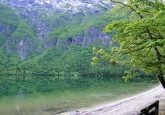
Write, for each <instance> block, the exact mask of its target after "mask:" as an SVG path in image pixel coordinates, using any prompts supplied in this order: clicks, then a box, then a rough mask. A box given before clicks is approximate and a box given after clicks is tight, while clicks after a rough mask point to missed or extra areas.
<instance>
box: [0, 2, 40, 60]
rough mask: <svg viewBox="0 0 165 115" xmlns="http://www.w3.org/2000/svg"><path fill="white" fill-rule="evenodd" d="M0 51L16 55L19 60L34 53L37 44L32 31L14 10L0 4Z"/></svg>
mask: <svg viewBox="0 0 165 115" xmlns="http://www.w3.org/2000/svg"><path fill="white" fill-rule="evenodd" d="M0 14H1V15H0V50H4V51H6V53H10V54H17V55H18V56H20V57H21V59H25V58H27V57H28V56H29V55H30V54H32V53H34V52H35V50H34V49H35V48H36V47H37V44H38V43H39V42H38V41H37V39H36V34H35V33H34V31H33V29H32V28H31V27H30V26H29V25H28V24H27V23H26V22H25V21H24V20H23V19H21V18H20V17H19V15H17V14H16V12H15V10H13V9H11V8H9V7H7V6H5V5H2V4H0Z"/></svg>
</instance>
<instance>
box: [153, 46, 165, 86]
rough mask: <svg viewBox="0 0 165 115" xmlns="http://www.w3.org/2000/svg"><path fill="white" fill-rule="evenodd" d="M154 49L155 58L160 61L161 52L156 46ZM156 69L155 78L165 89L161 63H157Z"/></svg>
mask: <svg viewBox="0 0 165 115" xmlns="http://www.w3.org/2000/svg"><path fill="white" fill-rule="evenodd" d="M155 51H156V56H157V60H158V61H159V62H161V54H160V52H159V50H158V48H157V47H155ZM157 69H158V74H157V78H158V79H159V81H160V83H161V84H162V86H163V88H164V89H165V79H164V76H163V69H162V65H161V64H159V65H158V66H157Z"/></svg>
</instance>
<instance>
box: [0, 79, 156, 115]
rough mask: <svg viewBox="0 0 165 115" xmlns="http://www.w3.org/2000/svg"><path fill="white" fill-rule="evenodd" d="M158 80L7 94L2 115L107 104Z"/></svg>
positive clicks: (0, 108) (42, 113)
mask: <svg viewBox="0 0 165 115" xmlns="http://www.w3.org/2000/svg"><path fill="white" fill-rule="evenodd" d="M155 85H156V83H153V82H152V81H150V82H149V81H141V82H128V83H121V82H118V81H116V82H102V81H101V82H100V83H99V84H98V85H95V86H93V87H92V86H91V87H88V88H79V89H67V90H63V91H59V92H54V93H50V94H45V95H43V94H37V95H35V96H30V97H27V96H23V95H22V96H18V95H17V96H15V97H3V98H1V100H0V115H49V114H52V113H54V114H57V113H60V112H65V111H69V110H75V109H78V108H82V107H88V106H92V105H96V104H100V103H107V102H110V101H115V100H118V99H120V98H124V97H127V96H130V95H134V94H137V93H139V92H141V91H144V90H147V89H149V88H151V87H153V86H155Z"/></svg>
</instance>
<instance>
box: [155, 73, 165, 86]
mask: <svg viewBox="0 0 165 115" xmlns="http://www.w3.org/2000/svg"><path fill="white" fill-rule="evenodd" d="M157 78H158V79H159V81H160V83H161V84H162V86H163V88H164V89H165V80H164V77H163V72H159V73H158V75H157Z"/></svg>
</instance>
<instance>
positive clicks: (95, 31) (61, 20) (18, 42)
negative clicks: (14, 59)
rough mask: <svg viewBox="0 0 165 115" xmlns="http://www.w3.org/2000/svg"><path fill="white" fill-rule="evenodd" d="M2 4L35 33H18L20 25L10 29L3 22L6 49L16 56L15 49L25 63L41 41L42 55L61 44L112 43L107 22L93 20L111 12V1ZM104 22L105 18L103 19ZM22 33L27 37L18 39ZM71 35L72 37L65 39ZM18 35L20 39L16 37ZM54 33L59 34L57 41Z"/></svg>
mask: <svg viewBox="0 0 165 115" xmlns="http://www.w3.org/2000/svg"><path fill="white" fill-rule="evenodd" d="M0 3H3V4H6V5H7V6H8V7H11V8H12V9H14V10H15V11H16V15H18V17H21V19H20V20H23V21H24V22H25V23H27V24H28V25H29V27H31V30H29V28H28V29H27V27H25V30H24V31H22V30H20V31H19V33H18V32H17V30H18V27H19V26H18V25H20V24H19V23H18V25H12V24H7V25H6V24H5V23H4V22H3V21H1V20H0V33H1V34H3V35H5V36H6V37H7V38H8V39H7V40H6V42H5V44H6V45H3V46H4V47H6V49H7V51H8V52H13V48H12V47H14V49H15V50H14V51H15V52H17V54H18V55H19V56H20V57H21V59H26V58H27V57H28V56H30V55H31V54H32V53H33V52H34V51H35V49H37V47H38V46H37V45H36V41H37V40H39V41H40V43H41V45H42V48H40V51H42V50H43V49H47V48H50V47H53V46H55V45H57V44H58V43H60V44H61V42H62V43H65V44H66V43H67V44H68V45H69V44H80V45H87V44H90V43H92V42H94V41H96V40H100V41H101V42H102V43H104V44H106V43H109V42H110V37H109V36H108V35H106V34H105V33H103V32H102V28H103V25H104V24H105V23H104V21H105V20H103V21H102V20H101V21H100V22H98V21H97V20H99V19H100V18H98V19H95V20H92V18H91V17H90V15H92V16H93V17H98V16H100V14H103V13H105V11H107V10H108V9H111V8H112V7H113V5H112V4H111V3H110V2H109V1H108V0H0ZM0 12H3V11H2V10H1V11H0ZM8 18H10V17H8ZM11 18H13V17H11ZM102 18H104V17H103V16H102V17H101V19H102ZM89 22H90V23H89ZM86 23H87V24H86ZM88 23H89V24H88ZM85 24H86V25H85ZM96 24H97V27H96V26H95V25H96ZM88 25H89V26H88ZM99 25H100V26H99ZM72 26H73V27H72ZM79 26H80V27H79ZM81 26H82V27H81ZM21 28H22V27H21ZM61 28H62V29H61ZM81 28H83V29H81ZM57 30H58V31H60V32H57ZM77 30H80V31H77ZM21 31H22V33H24V34H25V35H23V36H18V35H19V34H22V33H21ZM29 31H30V32H29ZM67 31H68V34H70V33H71V35H69V36H67V35H65V36H64V33H67ZM14 33H16V35H17V36H14V37H13V34H14ZM26 33H27V34H26ZM29 33H30V34H29ZM31 33H35V35H34V36H33V35H31ZM52 33H53V34H54V33H55V34H54V36H53V37H52V36H51V34H52ZM14 35H15V34H14ZM61 36H64V37H63V39H61V38H60V37H61ZM35 39H36V40H35ZM7 44H8V45H7ZM9 44H12V45H9ZM11 46H12V47H11Z"/></svg>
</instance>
